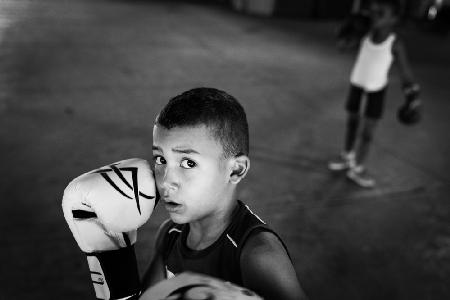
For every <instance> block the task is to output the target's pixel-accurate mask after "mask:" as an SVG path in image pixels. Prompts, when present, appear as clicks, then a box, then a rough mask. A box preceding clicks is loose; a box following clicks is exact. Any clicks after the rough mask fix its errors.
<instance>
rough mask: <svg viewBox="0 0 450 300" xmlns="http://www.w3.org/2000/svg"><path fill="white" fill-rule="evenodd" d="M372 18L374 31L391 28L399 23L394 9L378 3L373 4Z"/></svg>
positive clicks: (371, 6) (371, 9) (371, 8)
mask: <svg viewBox="0 0 450 300" xmlns="http://www.w3.org/2000/svg"><path fill="white" fill-rule="evenodd" d="M370 17H371V19H372V28H373V29H384V28H389V27H391V26H393V25H394V24H395V23H396V21H397V17H396V15H395V13H394V11H393V10H392V7H390V6H389V5H387V4H382V3H378V2H373V3H371V5H370Z"/></svg>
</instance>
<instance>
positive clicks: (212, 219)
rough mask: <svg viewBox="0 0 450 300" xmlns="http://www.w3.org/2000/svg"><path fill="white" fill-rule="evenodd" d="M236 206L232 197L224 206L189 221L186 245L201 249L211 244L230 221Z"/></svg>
mask: <svg viewBox="0 0 450 300" xmlns="http://www.w3.org/2000/svg"><path fill="white" fill-rule="evenodd" d="M236 207H237V201H236V200H235V199H233V200H232V201H229V203H228V205H227V206H226V207H224V208H222V209H221V210H218V211H216V212H215V213H214V214H213V215H210V216H207V217H206V218H204V219H201V220H198V221H195V222H191V223H189V235H188V237H187V240H186V244H187V246H188V247H189V248H190V249H193V250H202V249H205V248H207V247H209V246H210V245H212V244H213V243H214V242H215V241H216V240H217V239H218V238H219V237H220V235H221V234H222V233H223V232H224V230H225V229H226V228H227V227H228V225H229V224H230V223H231V219H232V215H233V212H234V210H235V209H236Z"/></svg>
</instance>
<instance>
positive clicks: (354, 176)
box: [347, 165, 375, 188]
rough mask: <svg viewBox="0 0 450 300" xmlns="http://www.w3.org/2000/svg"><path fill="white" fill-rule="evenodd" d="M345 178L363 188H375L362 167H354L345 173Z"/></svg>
mask: <svg viewBox="0 0 450 300" xmlns="http://www.w3.org/2000/svg"><path fill="white" fill-rule="evenodd" d="M347 178H348V179H350V180H351V181H353V182H355V183H356V184H357V185H359V186H361V187H364V188H372V187H374V186H375V180H374V179H373V178H372V177H370V176H369V175H368V174H367V171H366V169H365V168H364V167H363V166H361V165H360V166H354V167H351V168H350V169H349V170H348V171H347Z"/></svg>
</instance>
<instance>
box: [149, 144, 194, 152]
mask: <svg viewBox="0 0 450 300" xmlns="http://www.w3.org/2000/svg"><path fill="white" fill-rule="evenodd" d="M152 150H156V151H162V150H161V148H160V147H158V146H155V145H153V146H152ZM172 151H173V152H177V153H183V154H192V153H194V154H200V152H198V151H197V150H194V149H191V148H184V147H177V148H172Z"/></svg>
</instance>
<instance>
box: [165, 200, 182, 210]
mask: <svg viewBox="0 0 450 300" xmlns="http://www.w3.org/2000/svg"><path fill="white" fill-rule="evenodd" d="M180 207H181V204H179V203H176V202H173V201H165V208H166V210H167V211H169V212H171V211H176V210H178V209H179V208H180Z"/></svg>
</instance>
